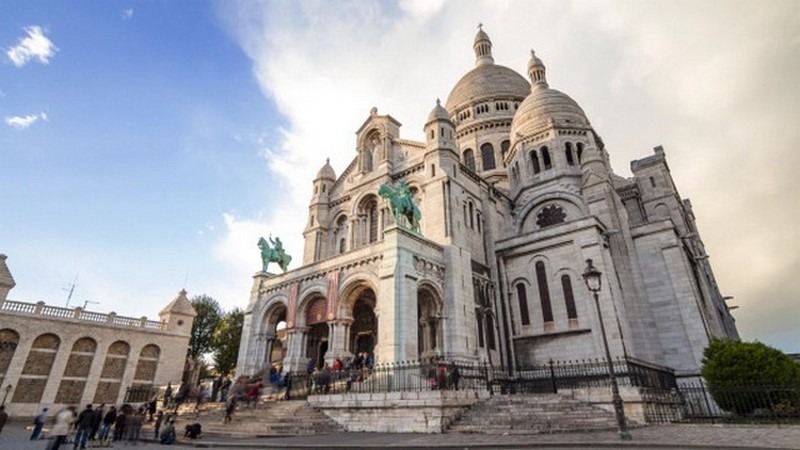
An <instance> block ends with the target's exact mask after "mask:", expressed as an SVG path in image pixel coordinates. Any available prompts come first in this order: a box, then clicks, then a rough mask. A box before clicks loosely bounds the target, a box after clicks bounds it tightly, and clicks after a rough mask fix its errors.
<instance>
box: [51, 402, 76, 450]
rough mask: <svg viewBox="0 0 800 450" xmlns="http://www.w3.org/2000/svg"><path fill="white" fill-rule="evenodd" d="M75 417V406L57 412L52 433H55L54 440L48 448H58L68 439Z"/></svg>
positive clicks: (53, 449) (55, 449) (52, 449)
mask: <svg viewBox="0 0 800 450" xmlns="http://www.w3.org/2000/svg"><path fill="white" fill-rule="evenodd" d="M74 419H75V407H74V406H68V407H66V408H64V409H62V410H61V411H59V412H58V414H56V424H55V425H53V429H52V430H51V434H52V435H53V442H52V443H51V444H50V446H49V447H48V450H58V448H59V447H61V444H63V443H64V441H66V440H67V434H69V429H70V428H72V422H73V420H74Z"/></svg>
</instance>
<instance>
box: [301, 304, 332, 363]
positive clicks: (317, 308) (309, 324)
mask: <svg viewBox="0 0 800 450" xmlns="http://www.w3.org/2000/svg"><path fill="white" fill-rule="evenodd" d="M327 307H328V301H327V299H326V298H325V297H323V296H321V295H315V296H314V297H312V298H311V299H309V300H308V301H307V302H305V308H304V315H303V317H304V322H305V327H306V345H305V353H304V355H305V357H306V358H308V359H309V361H311V362H312V363H313V364H314V366H315V367H322V366H323V365H324V364H325V354H326V353H327V352H328V338H329V334H330V333H329V329H328V323H327V321H326V315H325V311H326V310H327Z"/></svg>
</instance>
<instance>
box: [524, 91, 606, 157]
mask: <svg viewBox="0 0 800 450" xmlns="http://www.w3.org/2000/svg"><path fill="white" fill-rule="evenodd" d="M551 124H554V125H556V126H566V127H589V126H591V125H590V124H589V119H587V118H586V114H585V113H584V112H583V109H581V107H580V106H579V105H578V103H577V102H575V100H573V99H572V98H570V96H568V95H567V94H564V93H563V92H560V91H557V90H555V89H550V88H548V87H546V85H542V84H538V85H537V86H535V87H534V89H533V90H532V91H531V94H530V95H529V96H528V97H527V98H526V99H525V101H523V102H522V103H521V104H520V105H519V108H518V109H517V112H516V114H514V120H513V121H512V122H511V145H512V146H513V145H515V144H516V141H518V140H519V139H522V138H525V137H527V136H530V135H532V134H535V133H538V132H540V131H542V130H544V129H546V128H547V127H549V126H550V125H551Z"/></svg>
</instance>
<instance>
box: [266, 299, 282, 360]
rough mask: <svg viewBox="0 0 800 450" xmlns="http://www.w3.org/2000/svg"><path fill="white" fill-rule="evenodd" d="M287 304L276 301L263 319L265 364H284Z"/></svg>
mask: <svg viewBox="0 0 800 450" xmlns="http://www.w3.org/2000/svg"><path fill="white" fill-rule="evenodd" d="M286 315H287V310H286V305H285V304H284V303H282V302H278V303H275V304H273V305H271V306H270V307H268V308H267V310H266V311H265V312H264V316H263V317H262V320H261V336H260V338H261V339H262V340H263V342H264V344H263V347H261V348H262V354H263V358H264V359H263V361H264V366H265V367H266V368H269V367H273V366H283V359H284V358H285V357H286V348H287V346H286Z"/></svg>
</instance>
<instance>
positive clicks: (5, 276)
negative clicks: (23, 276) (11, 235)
mask: <svg viewBox="0 0 800 450" xmlns="http://www.w3.org/2000/svg"><path fill="white" fill-rule="evenodd" d="M6 258H8V256H6V255H4V254H2V253H0V305H2V304H3V302H4V301H6V297H7V296H8V291H10V290H11V289H13V288H14V286H16V285H17V283H16V282H14V277H12V276H11V271H9V270H8V266H7V265H6Z"/></svg>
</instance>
